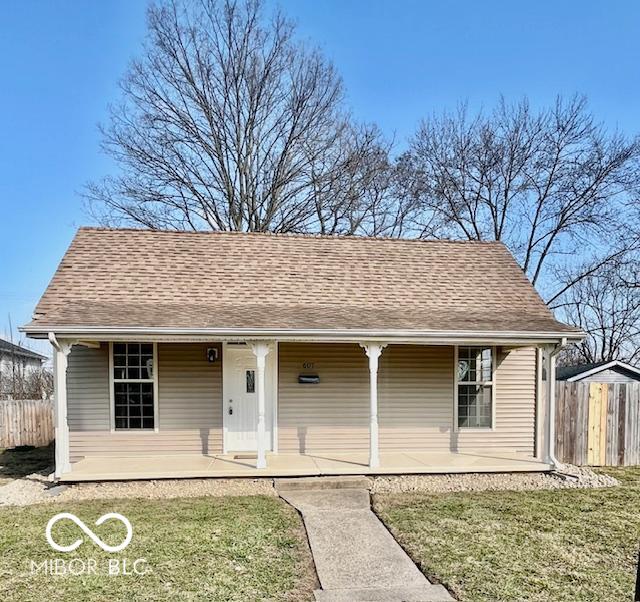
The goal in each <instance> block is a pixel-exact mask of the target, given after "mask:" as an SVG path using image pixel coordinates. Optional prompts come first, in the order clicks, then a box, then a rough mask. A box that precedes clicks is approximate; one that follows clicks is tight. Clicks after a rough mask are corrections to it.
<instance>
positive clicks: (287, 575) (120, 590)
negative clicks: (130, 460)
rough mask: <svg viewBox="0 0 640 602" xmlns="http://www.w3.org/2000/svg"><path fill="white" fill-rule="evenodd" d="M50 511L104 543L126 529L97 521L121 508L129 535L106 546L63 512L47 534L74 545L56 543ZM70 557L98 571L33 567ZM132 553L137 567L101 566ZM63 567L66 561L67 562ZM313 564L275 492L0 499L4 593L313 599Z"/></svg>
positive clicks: (19, 596) (38, 597)
mask: <svg viewBox="0 0 640 602" xmlns="http://www.w3.org/2000/svg"><path fill="white" fill-rule="evenodd" d="M58 512H71V513H73V514H75V515H76V516H77V517H78V518H80V519H81V520H82V521H83V522H84V523H85V524H86V525H87V526H88V527H89V528H90V529H92V530H93V531H94V532H95V533H96V535H98V536H99V537H100V538H101V539H102V540H103V541H105V542H106V543H109V544H110V545H118V544H119V543H121V542H122V541H123V538H124V534H125V533H126V529H125V527H124V526H123V525H122V523H120V522H118V521H114V520H109V521H107V522H105V523H104V524H102V525H101V526H99V527H96V526H95V521H96V519H98V518H99V517H100V516H102V515H103V514H105V513H107V512H119V513H121V514H123V515H124V516H126V517H127V518H128V519H129V520H130V521H131V523H132V525H133V539H132V540H131V543H130V545H129V546H128V547H127V548H126V549H124V550H123V551H122V552H119V553H114V554H108V553H106V552H104V551H102V550H101V549H100V548H99V547H98V546H97V545H95V544H94V543H93V542H92V541H91V540H90V539H89V537H87V536H86V535H84V534H83V533H82V531H81V529H80V528H79V527H78V526H77V525H75V524H73V523H71V522H70V521H68V520H64V521H61V522H59V523H57V525H56V526H55V527H54V528H53V536H54V540H55V541H56V542H57V543H58V544H60V545H69V544H71V543H72V542H74V541H75V540H76V539H79V538H83V539H84V543H83V544H82V545H81V546H80V547H79V548H77V549H76V550H75V551H73V552H69V553H62V552H56V551H54V550H53V549H51V547H50V546H49V544H48V543H47V541H46V539H45V527H46V525H47V522H48V521H49V519H50V518H51V517H52V516H54V515H55V514H56V513H58ZM71 558H78V559H80V561H77V562H76V564H75V565H74V569H75V570H76V572H77V571H78V569H79V567H82V563H84V565H85V566H87V567H88V566H89V559H95V560H96V563H97V574H90V575H78V576H73V575H66V576H59V575H58V576H51V575H46V574H44V573H43V571H42V570H41V568H40V569H37V570H39V572H38V573H37V574H33V571H32V568H31V561H33V562H34V563H35V564H36V565H37V566H38V567H42V563H43V561H44V560H47V559H64V560H67V561H68V560H70V559H71ZM125 558H126V559H128V570H131V569H132V562H133V561H134V560H136V559H139V558H144V559H145V560H146V563H139V564H138V565H137V567H138V568H139V570H140V572H142V571H143V570H147V569H150V572H148V573H147V574H145V575H138V576H136V575H127V576H122V575H121V576H109V575H108V571H107V567H108V565H107V563H108V561H109V559H117V560H119V561H120V563H119V566H120V567H122V566H123V564H122V560H123V559H125ZM67 566H68V567H71V564H69V563H67ZM314 586H315V572H314V570H313V565H312V561H311V556H310V552H309V549H308V547H307V541H306V536H305V533H304V528H303V526H302V523H301V520H300V518H299V516H298V515H297V513H296V512H295V511H294V510H293V509H292V508H290V507H289V506H287V505H286V504H285V503H284V502H283V501H281V500H280V499H278V498H275V497H266V496H254V497H226V498H213V497H212V498H197V499H173V500H99V501H91V502H76V503H65V504H64V506H63V505H61V504H60V505H58V504H55V505H49V504H47V505H39V506H30V507H26V508H3V509H0V598H1V599H2V600H3V602H5V601H6V602H8V601H11V600H16V601H22V600H33V601H35V602H37V601H47V602H49V601H57V600H127V601H136V600H145V601H151V600H172V601H173V600H219V601H225V602H226V601H234V600H237V601H242V602H246V601H254V600H291V601H296V602H297V601H298V600H311V599H312V590H313V589H314Z"/></svg>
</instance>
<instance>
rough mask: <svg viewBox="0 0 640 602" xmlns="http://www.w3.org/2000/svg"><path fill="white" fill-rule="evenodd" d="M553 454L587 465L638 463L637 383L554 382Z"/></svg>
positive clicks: (639, 388)
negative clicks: (554, 423) (554, 437)
mask: <svg viewBox="0 0 640 602" xmlns="http://www.w3.org/2000/svg"><path fill="white" fill-rule="evenodd" d="M556 457H557V458H558V460H560V461H561V462H569V463H571V464H578V465H585V464H586V465H589V466H632V465H635V464H640V383H579V382H577V383H569V382H558V383H556Z"/></svg>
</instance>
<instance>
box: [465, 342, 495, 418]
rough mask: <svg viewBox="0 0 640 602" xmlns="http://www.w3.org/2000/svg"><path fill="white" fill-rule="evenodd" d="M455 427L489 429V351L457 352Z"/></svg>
mask: <svg viewBox="0 0 640 602" xmlns="http://www.w3.org/2000/svg"><path fill="white" fill-rule="evenodd" d="M457 370H458V374H457V376H458V427H465V428H491V426H492V422H493V385H492V384H489V383H493V349H492V348H491V347H460V348H459V349H458V366H457Z"/></svg>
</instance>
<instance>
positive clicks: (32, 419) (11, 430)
mask: <svg viewBox="0 0 640 602" xmlns="http://www.w3.org/2000/svg"><path fill="white" fill-rule="evenodd" d="M53 439H54V425H53V401H51V400H48V399H20V400H16V399H0V448H10V447H16V446H18V445H35V446H36V447H38V446H41V445H48V444H49V443H51V441H53Z"/></svg>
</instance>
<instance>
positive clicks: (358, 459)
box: [23, 228, 583, 480]
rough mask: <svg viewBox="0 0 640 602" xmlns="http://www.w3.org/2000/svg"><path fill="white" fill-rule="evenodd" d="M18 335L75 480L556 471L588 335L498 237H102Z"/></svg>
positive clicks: (61, 469)
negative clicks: (44, 378)
mask: <svg viewBox="0 0 640 602" xmlns="http://www.w3.org/2000/svg"><path fill="white" fill-rule="evenodd" d="M23 330H24V332H26V333H27V334H28V335H29V336H30V337H36V338H45V337H46V338H48V339H49V340H50V341H51V343H52V345H53V347H54V350H55V352H54V356H55V387H56V409H57V417H56V425H57V426H56V472H55V475H56V477H57V478H60V479H63V480H83V479H84V480H94V479H127V478H163V477H196V476H198V477H202V476H278V475H296V476H302V475H321V474H392V473H394V474H395V473H429V472H440V473H443V472H444V473H446V472H479V471H540V470H549V469H551V468H552V467H553V464H554V461H555V459H554V456H553V443H552V442H553V440H554V432H553V429H554V425H553V421H550V420H548V417H549V416H550V415H551V416H553V415H554V405H553V404H554V398H555V395H554V386H555V384H554V383H555V378H554V377H553V375H554V374H555V356H556V354H557V352H558V351H559V350H560V348H561V347H562V346H563V345H564V344H566V343H567V342H568V341H575V340H579V339H581V338H582V336H583V335H582V333H581V332H579V331H578V330H576V329H575V328H572V327H570V326H567V325H565V324H562V323H560V322H558V321H557V320H556V319H555V318H554V317H553V315H552V314H551V312H550V311H549V309H548V308H547V307H546V306H545V304H544V302H543V301H542V299H541V298H540V297H539V296H538V294H537V293H536V291H535V289H534V288H533V286H532V285H531V283H530V282H529V281H528V280H527V278H526V276H525V275H524V273H523V272H522V270H521V268H520V267H519V266H518V264H517V263H516V261H515V260H514V258H513V257H512V256H511V254H510V253H509V251H508V250H507V249H506V248H505V247H504V245H502V244H501V243H497V242H454V241H418V240H393V239H380V238H359V237H335V236H310V235H296V234H285V235H277V234H262V233H237V232H167V231H149V230H133V229H100V228H81V229H80V230H79V231H78V232H77V234H76V236H75V238H74V240H73V242H72V243H71V246H70V247H69V249H68V251H67V252H66V254H65V255H64V257H63V259H62V261H61V263H60V265H59V267H58V269H57V271H56V273H55V275H54V277H53V280H52V281H51V283H50V284H49V286H48V288H47V290H46V291H45V293H44V295H43V296H42V299H41V300H40V302H39V303H38V306H37V307H36V310H35V313H34V316H33V320H32V321H31V322H30V323H29V324H28V325H26V326H24V327H23ZM543 365H544V366H545V370H544V373H545V374H547V375H552V378H549V379H546V380H544V381H543V369H542V368H543Z"/></svg>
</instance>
